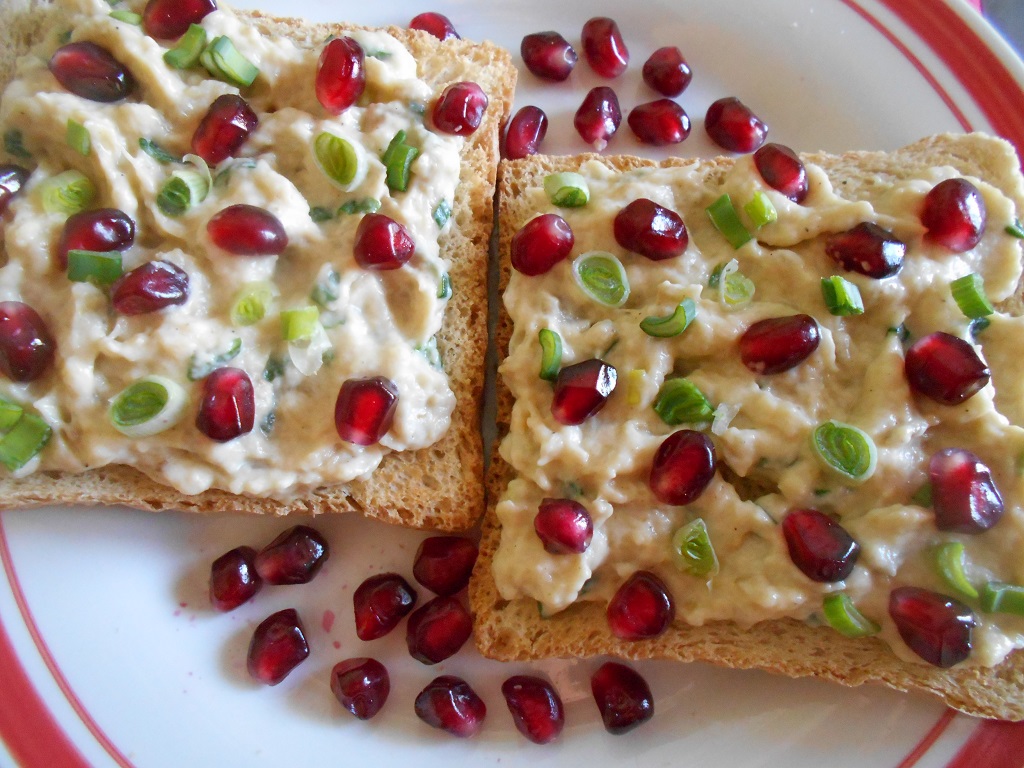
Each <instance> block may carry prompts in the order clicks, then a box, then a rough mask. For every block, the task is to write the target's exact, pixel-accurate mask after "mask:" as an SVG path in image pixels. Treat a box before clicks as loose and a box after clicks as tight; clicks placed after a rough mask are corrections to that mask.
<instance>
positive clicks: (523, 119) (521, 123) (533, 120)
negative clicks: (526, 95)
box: [505, 106, 548, 160]
mask: <svg viewBox="0 0 1024 768" xmlns="http://www.w3.org/2000/svg"><path fill="white" fill-rule="evenodd" d="M547 132H548V116H547V115H545V114H544V110H542V109H541V108H540V107H534V106H525V107H523V108H522V109H520V110H519V111H518V112H516V114H515V116H514V117H513V118H512V119H511V120H510V121H509V124H508V132H507V133H506V134H505V157H507V158H508V159H509V160H518V159H519V158H521V157H529V156H530V155H535V154H537V150H538V149H539V148H540V143H541V142H542V141H544V136H545V135H547Z"/></svg>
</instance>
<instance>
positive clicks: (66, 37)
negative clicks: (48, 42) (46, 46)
mask: <svg viewBox="0 0 1024 768" xmlns="http://www.w3.org/2000/svg"><path fill="white" fill-rule="evenodd" d="M57 42H59V43H60V44H61V45H65V44H67V43H70V42H71V30H70V29H67V30H65V31H63V32H61V33H60V35H59V36H58V37H57Z"/></svg>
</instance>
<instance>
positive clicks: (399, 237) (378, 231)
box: [353, 213, 416, 271]
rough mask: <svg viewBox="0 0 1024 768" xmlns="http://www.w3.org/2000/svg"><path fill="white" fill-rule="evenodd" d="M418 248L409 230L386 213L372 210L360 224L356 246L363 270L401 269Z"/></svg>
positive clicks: (357, 229)
mask: <svg viewBox="0 0 1024 768" xmlns="http://www.w3.org/2000/svg"><path fill="white" fill-rule="evenodd" d="M415 251H416V243H415V242H413V239H412V236H411V235H410V234H409V231H408V230H407V229H406V228H405V227H403V226H402V225H401V224H399V223H398V222H397V221H395V220H394V219H392V218H391V217H390V216H385V215H384V214H383V213H368V214H366V215H365V216H363V218H362V219H361V220H360V222H359V226H358V227H356V242H355V246H354V249H353V253H354V255H355V259H356V263H357V264H359V266H361V267H362V268H363V269H372V270H377V271H381V270H388V269H398V268H400V267H401V266H402V265H403V264H405V263H406V262H407V261H409V259H411V258H412V255H413V253H415Z"/></svg>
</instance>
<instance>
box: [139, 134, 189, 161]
mask: <svg viewBox="0 0 1024 768" xmlns="http://www.w3.org/2000/svg"><path fill="white" fill-rule="evenodd" d="M139 148H140V149H141V150H142V151H143V152H145V153H146V154H147V155H149V156H150V157H152V158H153V159H154V160H156V161H157V162H158V163H160V164H161V165H168V164H170V163H180V162H181V158H180V157H177V156H175V155H172V154H171V153H170V152H168V151H167V150H166V149H164V148H163V147H161V146H160V145H159V144H157V143H156V142H155V141H153V140H152V139H143V138H140V139H139Z"/></svg>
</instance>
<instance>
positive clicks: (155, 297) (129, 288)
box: [110, 261, 188, 315]
mask: <svg viewBox="0 0 1024 768" xmlns="http://www.w3.org/2000/svg"><path fill="white" fill-rule="evenodd" d="M110 301H111V304H112V305H113V307H114V310H115V311H117V312H120V313H121V314H122V315H144V314H147V313H149V312H157V311H159V310H161V309H164V308H165V307H171V306H176V305H178V304H184V303H185V302H186V301H188V273H187V272H185V271H184V270H182V269H181V268H179V267H177V266H175V265H174V264H171V263H170V262H169V261H147V262H146V263H145V264H143V265H142V266H139V267H136V268H135V269H133V270H132V271H131V272H129V273H127V274H125V275H122V276H121V277H120V278H118V280H117V281H116V282H115V283H114V284H113V285H112V286H111V287H110Z"/></svg>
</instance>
